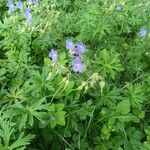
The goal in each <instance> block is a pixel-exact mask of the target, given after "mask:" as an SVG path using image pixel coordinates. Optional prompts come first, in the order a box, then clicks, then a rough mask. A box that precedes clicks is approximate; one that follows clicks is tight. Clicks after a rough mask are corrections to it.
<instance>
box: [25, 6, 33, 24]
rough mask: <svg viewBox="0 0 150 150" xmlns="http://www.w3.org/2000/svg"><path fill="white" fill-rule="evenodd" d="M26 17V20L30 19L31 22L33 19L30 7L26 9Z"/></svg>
mask: <svg viewBox="0 0 150 150" xmlns="http://www.w3.org/2000/svg"><path fill="white" fill-rule="evenodd" d="M25 18H26V20H27V21H28V22H31V20H32V14H31V10H30V9H28V8H27V9H26V11H25Z"/></svg>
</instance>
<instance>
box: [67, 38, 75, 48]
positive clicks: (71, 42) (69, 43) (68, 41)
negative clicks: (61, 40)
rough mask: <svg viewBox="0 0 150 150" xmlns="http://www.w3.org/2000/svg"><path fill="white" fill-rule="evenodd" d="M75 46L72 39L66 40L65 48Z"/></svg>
mask: <svg viewBox="0 0 150 150" xmlns="http://www.w3.org/2000/svg"><path fill="white" fill-rule="evenodd" d="M74 48H75V44H74V42H73V40H72V39H68V40H66V49H68V50H70V51H71V50H73V49H74Z"/></svg>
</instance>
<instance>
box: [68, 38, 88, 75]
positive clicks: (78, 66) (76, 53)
mask: <svg viewBox="0 0 150 150" xmlns="http://www.w3.org/2000/svg"><path fill="white" fill-rule="evenodd" d="M66 49H68V50H69V53H70V54H71V56H72V57H75V59H74V61H73V62H72V70H73V71H74V72H79V73H81V72H83V70H84V64H83V63H82V60H81V54H83V53H84V52H85V49H86V47H85V45H84V44H83V43H82V42H78V43H74V42H73V40H72V39H68V40H67V41H66Z"/></svg>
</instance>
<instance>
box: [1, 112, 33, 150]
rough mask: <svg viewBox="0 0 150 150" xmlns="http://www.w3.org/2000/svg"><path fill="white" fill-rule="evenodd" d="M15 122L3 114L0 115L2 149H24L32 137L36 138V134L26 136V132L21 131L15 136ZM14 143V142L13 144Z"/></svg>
mask: <svg viewBox="0 0 150 150" xmlns="http://www.w3.org/2000/svg"><path fill="white" fill-rule="evenodd" d="M13 125H14V124H13V123H11V122H10V121H8V120H6V119H5V118H4V117H3V116H2V114H1V116H0V137H1V144H0V149H1V150H6V149H7V150H16V149H19V150H21V149H22V150H24V149H25V148H26V145H29V144H30V141H31V139H33V138H34V135H31V134H29V135H27V136H24V133H21V134H20V135H19V137H18V138H16V136H15V131H16V129H15V128H14V127H13ZM12 136H13V139H14V137H15V139H16V141H14V142H12ZM11 143H12V144H11Z"/></svg>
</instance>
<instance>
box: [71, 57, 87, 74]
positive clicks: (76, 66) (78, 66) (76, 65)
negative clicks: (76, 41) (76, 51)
mask: <svg viewBox="0 0 150 150" xmlns="http://www.w3.org/2000/svg"><path fill="white" fill-rule="evenodd" d="M72 70H73V71H74V72H79V73H81V72H83V70H84V64H83V63H82V61H81V59H80V57H76V58H75V60H74V61H72Z"/></svg>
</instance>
